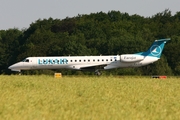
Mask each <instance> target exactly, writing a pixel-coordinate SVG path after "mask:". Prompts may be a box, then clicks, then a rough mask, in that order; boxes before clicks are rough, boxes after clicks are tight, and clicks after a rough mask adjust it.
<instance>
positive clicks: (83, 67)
mask: <svg viewBox="0 0 180 120" xmlns="http://www.w3.org/2000/svg"><path fill="white" fill-rule="evenodd" d="M104 66H106V64H91V65H72V66H69V69H74V70H95V69H102V68H104Z"/></svg>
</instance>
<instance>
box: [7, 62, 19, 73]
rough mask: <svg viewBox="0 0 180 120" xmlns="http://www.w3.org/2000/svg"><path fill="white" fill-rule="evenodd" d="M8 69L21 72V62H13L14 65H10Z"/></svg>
mask: <svg viewBox="0 0 180 120" xmlns="http://www.w3.org/2000/svg"><path fill="white" fill-rule="evenodd" d="M8 69H11V71H18V72H21V69H20V63H16V64H13V65H11V66H9V67H8Z"/></svg>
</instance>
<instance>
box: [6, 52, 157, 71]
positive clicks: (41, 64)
mask: <svg viewBox="0 0 180 120" xmlns="http://www.w3.org/2000/svg"><path fill="white" fill-rule="evenodd" d="M129 55H130V54H129ZM132 55H133V54H132ZM132 55H131V56H132ZM126 59H127V60H126ZM136 59H137V60H136ZM158 59H159V58H156V57H151V56H143V57H142V56H139V57H137V55H136V56H135V57H127V56H125V57H124V56H123V58H122V56H121V55H116V56H115V55H112V56H63V57H58V56H57V57H28V58H26V59H25V60H24V61H22V62H18V63H16V64H13V65H11V66H10V67H9V69H11V70H12V71H21V70H33V69H62V68H65V69H74V70H83V68H89V67H95V66H104V69H105V70H106V69H113V68H119V67H140V66H144V65H147V64H150V63H153V62H155V61H157V60H158Z"/></svg>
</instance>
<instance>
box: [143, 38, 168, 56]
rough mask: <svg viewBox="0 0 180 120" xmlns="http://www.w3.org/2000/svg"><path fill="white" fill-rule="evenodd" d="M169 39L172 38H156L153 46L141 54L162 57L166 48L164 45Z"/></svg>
mask: <svg viewBox="0 0 180 120" xmlns="http://www.w3.org/2000/svg"><path fill="white" fill-rule="evenodd" d="M169 40H170V38H168V39H159V40H155V41H154V42H153V44H152V45H151V47H150V48H149V49H148V50H147V51H146V52H143V53H142V54H141V55H143V56H151V57H157V58H160V57H161V54H162V51H163V49H164V45H165V44H166V42H167V41H169Z"/></svg>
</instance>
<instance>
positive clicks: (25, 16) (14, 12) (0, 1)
mask: <svg viewBox="0 0 180 120" xmlns="http://www.w3.org/2000/svg"><path fill="white" fill-rule="evenodd" d="M179 5H180V0H0V30H7V29H10V28H18V29H20V30H21V29H25V28H28V27H29V26H30V24H31V23H32V22H35V21H36V20H38V19H48V18H50V17H51V18H53V19H64V18H66V17H74V16H77V15H78V14H80V15H81V14H90V13H97V12H101V11H102V12H105V13H108V11H112V10H115V11H120V12H122V13H125V12H126V13H128V14H129V15H133V14H137V15H140V16H144V17H152V16H153V15H155V14H157V13H159V12H163V11H164V10H165V9H169V10H170V11H171V13H172V15H174V14H176V12H178V11H180V7H179Z"/></svg>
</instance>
